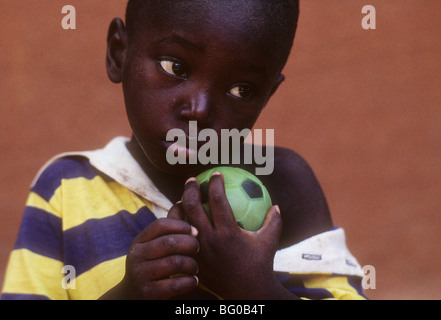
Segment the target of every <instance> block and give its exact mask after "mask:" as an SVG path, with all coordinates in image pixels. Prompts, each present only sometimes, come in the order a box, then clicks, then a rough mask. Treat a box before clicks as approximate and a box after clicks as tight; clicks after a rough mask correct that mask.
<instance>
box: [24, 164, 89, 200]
mask: <svg viewBox="0 0 441 320" xmlns="http://www.w3.org/2000/svg"><path fill="white" fill-rule="evenodd" d="M96 176H97V172H96V171H95V170H94V169H93V167H92V166H91V165H90V163H89V160H87V159H86V158H82V157H72V158H63V159H60V160H58V161H56V162H54V163H53V164H51V165H50V166H49V167H48V168H46V170H44V171H43V173H42V174H41V175H40V177H39V178H38V180H37V182H36V183H35V185H34V186H33V187H32V189H31V191H33V192H35V193H37V194H38V195H39V196H40V197H42V198H43V199H44V200H46V201H49V200H50V199H51V198H52V196H53V195H54V193H55V191H56V190H57V189H58V187H59V186H60V185H61V180H62V179H74V178H80V177H83V178H86V179H88V180H91V179H93V178H94V177H96Z"/></svg>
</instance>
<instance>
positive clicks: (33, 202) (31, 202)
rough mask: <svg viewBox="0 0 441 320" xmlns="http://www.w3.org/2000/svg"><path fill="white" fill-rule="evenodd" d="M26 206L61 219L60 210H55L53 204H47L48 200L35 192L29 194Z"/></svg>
mask: <svg viewBox="0 0 441 320" xmlns="http://www.w3.org/2000/svg"><path fill="white" fill-rule="evenodd" d="M26 206H28V207H34V208H37V209H41V210H44V211H46V212H49V213H51V214H53V215H54V216H57V217H59V218H61V215H60V212H59V209H58V210H57V209H56V208H54V206H53V205H52V204H51V203H48V202H46V200H44V199H43V198H42V197H40V196H39V195H38V194H37V193H35V192H30V193H29V197H28V200H27V202H26Z"/></svg>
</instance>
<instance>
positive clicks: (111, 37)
mask: <svg viewBox="0 0 441 320" xmlns="http://www.w3.org/2000/svg"><path fill="white" fill-rule="evenodd" d="M126 49H127V33H126V27H125V25H124V22H122V20H121V19H119V18H115V19H113V20H112V22H111V23H110V26H109V31H108V33H107V54H106V68H107V75H108V77H109V79H110V81H112V82H113V83H120V82H121V81H122V66H123V64H124V59H125V54H126Z"/></svg>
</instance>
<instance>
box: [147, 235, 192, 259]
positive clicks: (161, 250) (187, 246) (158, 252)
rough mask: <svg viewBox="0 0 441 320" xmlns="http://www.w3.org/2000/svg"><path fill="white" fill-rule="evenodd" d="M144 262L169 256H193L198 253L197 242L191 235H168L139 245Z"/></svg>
mask: <svg viewBox="0 0 441 320" xmlns="http://www.w3.org/2000/svg"><path fill="white" fill-rule="evenodd" d="M140 245H141V246H142V249H141V250H142V252H144V253H145V254H142V256H143V257H144V259H146V260H154V259H158V258H162V257H166V256H171V255H195V254H197V253H198V252H199V241H198V240H197V239H196V238H195V237H194V236H193V235H186V234H170V235H166V236H162V237H159V238H156V239H153V240H151V241H149V242H146V243H143V244H140Z"/></svg>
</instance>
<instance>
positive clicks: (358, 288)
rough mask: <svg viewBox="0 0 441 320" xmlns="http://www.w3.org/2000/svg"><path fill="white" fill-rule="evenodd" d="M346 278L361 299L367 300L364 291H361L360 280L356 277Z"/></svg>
mask: <svg viewBox="0 0 441 320" xmlns="http://www.w3.org/2000/svg"><path fill="white" fill-rule="evenodd" d="M347 278H348V283H349V285H350V286H351V287H352V288H354V289H355V290H356V291H357V293H358V294H359V295H360V296H362V297H363V298H365V299H367V297H366V296H365V295H364V290H363V286H362V283H361V282H362V278H360V277H357V276H350V277H347Z"/></svg>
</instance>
